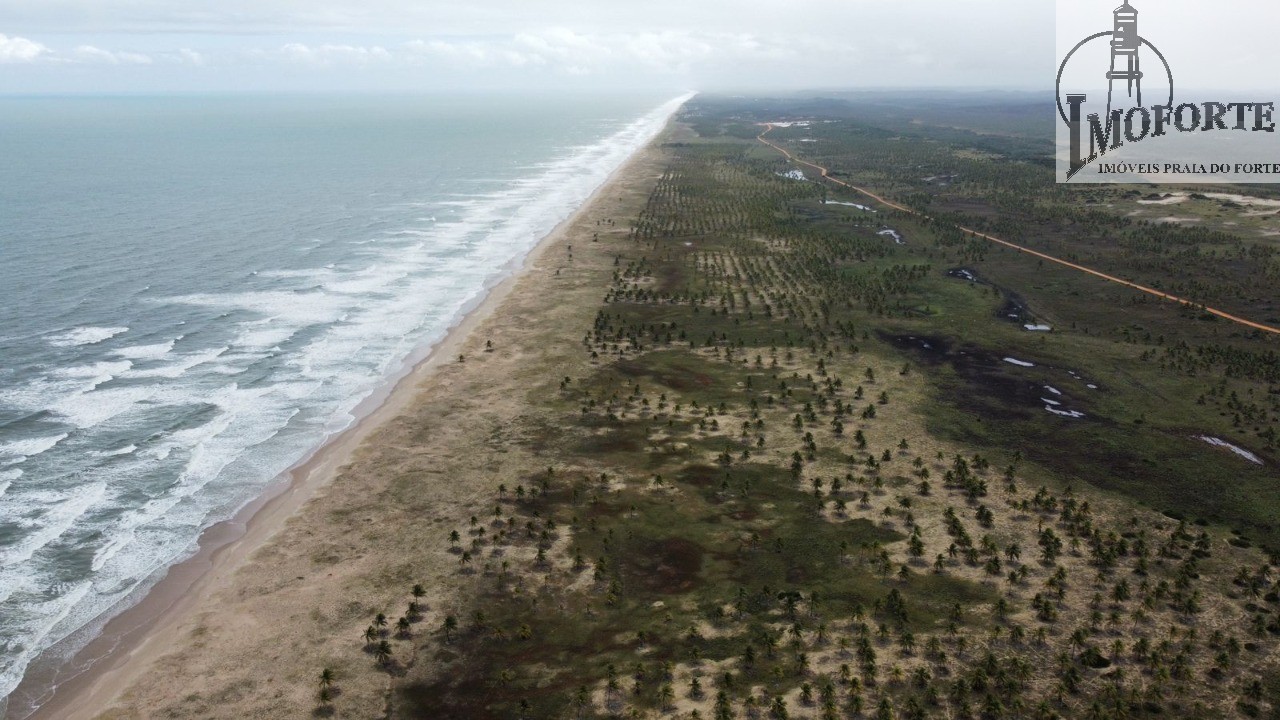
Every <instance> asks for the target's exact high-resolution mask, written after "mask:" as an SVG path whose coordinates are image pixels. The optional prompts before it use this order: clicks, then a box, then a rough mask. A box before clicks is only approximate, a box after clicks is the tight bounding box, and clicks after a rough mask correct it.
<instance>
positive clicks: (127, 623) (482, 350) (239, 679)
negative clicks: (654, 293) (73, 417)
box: [15, 128, 670, 719]
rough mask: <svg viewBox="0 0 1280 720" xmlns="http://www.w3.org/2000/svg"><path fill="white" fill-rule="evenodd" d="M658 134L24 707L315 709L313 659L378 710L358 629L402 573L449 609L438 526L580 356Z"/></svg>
mask: <svg viewBox="0 0 1280 720" xmlns="http://www.w3.org/2000/svg"><path fill="white" fill-rule="evenodd" d="M669 132H670V128H668V130H667V131H666V132H664V133H663V135H660V136H659V138H658V139H656V140H655V141H654V142H653V143H651V144H650V146H649V147H647V148H645V149H642V150H641V151H639V152H637V153H636V154H635V155H633V156H632V157H631V158H630V159H629V160H628V161H627V162H626V163H625V164H624V165H623V166H622V167H621V168H620V169H619V170H618V171H617V172H615V173H614V174H613V176H612V177H611V178H610V179H609V180H608V181H607V182H606V183H605V184H604V185H603V186H602V187H601V188H599V189H598V190H597V191H596V192H595V194H594V195H593V196H592V197H591V198H590V199H589V200H588V201H587V203H585V204H584V205H583V206H582V207H581V208H580V209H579V210H578V211H577V212H576V213H575V214H574V215H573V216H572V217H571V218H569V219H568V220H566V221H565V222H564V223H562V224H561V225H560V226H559V227H558V228H557V229H556V230H555V231H554V232H553V233H551V234H550V235H549V236H547V237H546V238H545V239H543V240H542V241H541V242H540V243H539V244H538V245H537V246H536V248H534V249H533V250H532V251H531V252H530V253H529V254H528V255H527V256H526V257H525V258H524V259H523V262H522V263H521V264H520V266H519V267H517V268H513V269H512V272H511V273H510V274H509V275H508V276H507V277H506V278H505V279H503V280H502V281H501V282H500V283H498V284H497V285H496V286H495V287H493V288H492V289H491V290H490V291H489V292H488V294H487V295H486V296H485V297H484V299H483V300H482V301H481V302H480V303H479V304H478V305H477V306H476V307H475V308H473V309H471V310H470V312H468V313H466V315H465V316H464V317H463V318H462V319H461V321H460V322H459V323H458V324H456V325H455V326H454V327H453V328H452V329H451V330H450V332H449V333H448V335H447V336H446V337H445V338H444V339H443V340H442V341H440V342H439V343H438V344H437V345H436V346H434V347H433V348H431V350H430V353H429V354H428V355H427V356H426V357H425V358H423V359H421V360H420V361H419V362H417V363H416V364H415V365H413V366H412V368H411V369H410V370H409V371H408V372H407V373H406V374H403V375H402V376H401V377H399V378H398V379H397V380H395V382H394V383H391V384H389V385H388V387H387V388H386V389H385V390H384V391H382V392H381V393H378V394H376V395H375V396H373V397H371V398H370V399H369V400H367V401H366V402H365V403H364V404H363V406H362V407H361V408H360V415H361V419H360V420H359V421H358V422H357V423H356V424H355V425H353V426H352V427H351V428H349V429H348V430H346V431H345V432H343V433H341V434H340V435H338V436H337V437H335V438H333V439H332V440H331V441H330V442H328V443H327V444H326V445H324V446H323V447H321V448H320V449H318V450H317V451H316V452H315V453H314V454H313V455H312V456H311V457H310V458H308V459H307V460H306V461H305V462H304V463H302V464H300V465H299V466H297V467H296V468H294V469H293V470H292V471H291V473H290V474H289V477H287V478H284V479H282V480H281V481H280V482H279V483H277V485H275V486H273V489H272V490H271V491H270V492H269V493H267V494H266V495H265V496H264V497H262V498H261V499H259V500H258V501H256V502H255V503H253V504H251V505H250V506H248V507H246V508H245V509H244V510H243V511H242V512H241V513H240V514H239V515H238V516H237V517H236V518H235V519H233V520H232V521H229V522H226V523H222V524H220V525H217V526H214V527H212V528H210V529H209V530H208V531H206V533H205V534H204V535H203V536H202V538H201V541H200V551H199V552H198V553H197V554H196V555H195V556H194V557H193V558H191V559H189V560H187V561H186V562H183V563H181V564H179V565H176V566H174V567H173V568H171V569H170V571H169V572H168V574H167V575H166V576H165V577H164V578H163V579H162V580H160V581H159V582H158V583H157V584H156V585H155V586H154V587H153V588H152V589H151V591H150V592H149V593H148V594H147V595H146V596H145V597H144V598H143V599H142V600H141V601H140V602H139V603H138V604H136V605H135V606H134V607H132V608H131V609H129V610H127V611H125V612H124V613H122V614H121V615H119V616H117V617H116V618H115V619H113V620H112V621H111V622H110V623H108V624H107V625H106V627H105V628H104V630H103V632H102V634H101V635H100V636H99V637H98V638H97V639H96V640H94V641H93V642H91V643H89V645H88V646H87V647H85V648H84V649H83V650H82V651H81V652H80V653H79V654H77V655H76V656H75V657H74V658H73V659H72V661H71V662H69V663H66V664H64V665H62V666H60V667H58V668H54V667H50V666H49V665H48V664H47V663H46V664H44V665H40V664H37V665H36V666H33V671H32V672H31V673H30V674H29V675H28V677H27V678H26V679H25V680H24V684H23V686H22V687H21V688H20V689H19V692H18V693H17V694H15V697H16V696H20V695H26V696H27V697H31V696H32V695H33V694H34V693H36V692H39V691H40V689H41V688H48V687H50V686H52V685H55V684H56V686H57V689H56V692H53V693H52V696H51V697H48V698H47V699H45V700H44V701H42V705H41V707H40V709H39V710H38V711H37V712H36V713H35V714H34V715H31V716H30V717H33V718H77V719H79V718H99V717H101V718H149V717H200V718H218V717H225V718H246V717H263V718H265V717H297V716H300V715H303V714H306V713H309V712H310V711H311V710H312V709H313V708H314V707H315V689H316V683H315V678H316V676H317V675H318V673H319V672H320V670H321V668H326V667H327V668H332V669H333V670H334V671H335V672H336V673H337V676H338V678H339V681H338V683H337V687H338V688H339V692H338V693H337V699H336V700H335V706H336V708H337V711H338V713H339V714H340V715H341V716H343V717H366V716H367V717H375V716H382V714H383V710H384V709H385V708H384V703H385V696H386V689H387V685H388V680H387V675H386V674H385V673H382V672H380V671H379V670H378V669H377V668H376V667H375V664H374V663H372V662H368V661H367V657H366V656H365V655H364V654H363V653H361V652H359V647H360V645H361V641H360V635H361V632H362V630H363V628H364V627H365V626H366V625H367V624H368V622H369V617H370V616H371V615H372V614H374V613H376V612H386V613H387V614H388V615H391V616H393V617H394V615H393V613H401V612H403V608H401V607H399V606H400V605H401V604H402V603H403V599H404V598H405V597H406V596H407V593H408V590H409V588H411V587H412V586H413V585H414V584H416V583H421V584H422V585H423V586H425V587H426V589H427V591H428V594H427V595H426V597H425V598H424V603H423V604H424V610H423V615H424V618H423V620H422V623H421V627H423V628H433V627H436V626H438V625H439V624H440V622H441V619H442V618H443V617H444V616H445V615H446V614H448V612H450V611H451V609H452V608H453V607H454V605H455V603H454V600H453V597H454V594H455V592H456V589H457V587H458V586H457V583H458V580H457V577H456V573H455V572H454V571H453V567H454V565H455V563H456V559H455V557H454V556H453V555H451V554H449V553H448V552H446V551H447V549H448V542H447V535H448V532H449V530H450V529H452V528H454V527H456V526H459V525H462V524H464V523H465V522H466V521H467V518H468V517H470V516H471V515H473V514H475V513H477V512H478V511H479V507H480V504H481V503H483V502H484V501H485V499H486V498H488V497H490V496H491V495H492V493H493V492H494V489H495V488H496V487H497V486H498V485H499V484H501V483H503V482H506V483H508V484H510V483H511V481H512V480H513V479H514V478H517V477H520V476H521V475H522V474H524V473H527V472H528V471H529V470H530V469H531V468H534V467H538V465H537V462H538V460H537V458H536V457H535V455H536V450H534V451H532V452H530V451H528V450H524V449H521V448H517V447H515V446H508V445H507V444H506V443H505V439H507V438H511V437H516V436H519V437H528V436H529V435H530V434H531V433H534V434H536V433H554V432H555V430H554V428H553V427H548V426H546V425H545V424H543V423H540V422H539V419H538V417H537V413H536V408H533V407H529V406H528V405H527V404H526V403H525V402H524V398H525V396H526V395H527V394H528V392H529V391H530V390H531V389H532V388H534V387H536V386H540V385H546V384H550V383H554V382H558V380H559V378H560V377H561V376H563V375H566V374H569V371H568V370H569V368H570V367H572V366H577V365H580V364H582V363H583V362H584V360H583V359H582V353H581V351H580V349H579V347H578V343H580V340H581V331H582V329H583V328H584V327H587V326H589V325H590V322H591V316H592V314H593V313H594V310H595V307H596V301H598V299H599V293H600V292H601V288H603V287H605V286H606V285H607V282H608V278H609V276H610V273H611V272H612V258H611V257H609V256H607V253H606V252H605V251H603V250H601V249H599V248H600V246H599V245H597V246H595V247H593V242H592V241H593V236H594V235H595V234H597V233H599V234H600V235H601V236H603V235H604V234H605V233H620V234H622V235H623V236H625V234H626V233H627V229H626V227H625V223H623V222H622V219H623V218H627V217H633V216H634V214H635V212H636V210H637V209H638V208H639V207H642V206H643V204H644V201H645V198H646V195H647V193H648V191H649V188H650V187H651V185H652V182H653V180H654V178H656V177H657V176H658V175H660V174H661V170H662V167H663V157H662V151H661V150H660V149H659V148H660V144H661V142H662V141H663V138H664V137H665V136H666V135H667V134H668V133H669ZM611 220H618V223H617V224H616V225H615V224H613V223H612V222H610V221H611ZM487 343H492V346H491V347H489V346H488V345H487ZM460 356H462V358H463V359H461V360H460ZM533 445H534V446H535V447H536V443H534V444H533ZM409 662H410V663H411V662H412V660H410V661H409Z"/></svg>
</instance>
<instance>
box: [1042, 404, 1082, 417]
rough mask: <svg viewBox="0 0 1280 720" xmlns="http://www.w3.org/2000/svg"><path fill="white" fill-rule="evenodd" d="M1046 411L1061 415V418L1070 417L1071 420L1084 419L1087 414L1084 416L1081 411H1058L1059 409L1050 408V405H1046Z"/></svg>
mask: <svg viewBox="0 0 1280 720" xmlns="http://www.w3.org/2000/svg"><path fill="white" fill-rule="evenodd" d="M1044 409H1045V410H1048V411H1049V412H1051V413H1053V414H1054V415H1061V416H1063V417H1069V418H1082V417H1085V414H1084V413H1082V412H1080V411H1079V410H1058V409H1057V408H1054V407H1050V406H1048V405H1045V406H1044Z"/></svg>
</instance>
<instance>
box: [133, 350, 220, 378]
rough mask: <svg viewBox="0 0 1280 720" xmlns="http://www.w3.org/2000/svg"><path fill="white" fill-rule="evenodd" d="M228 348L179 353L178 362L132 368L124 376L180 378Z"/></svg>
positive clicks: (214, 358)
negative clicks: (137, 368)
mask: <svg viewBox="0 0 1280 720" xmlns="http://www.w3.org/2000/svg"><path fill="white" fill-rule="evenodd" d="M227 350H228V348H227V347H225V346H224V347H220V348H210V349H208V350H200V351H197V352H193V353H187V354H185V355H179V356H177V357H176V358H175V360H176V362H174V363H171V364H169V365H163V366H160V367H154V368H144V369H139V370H130V371H129V372H127V373H124V375H123V377H127V378H179V377H182V376H183V375H185V374H186V373H187V371H188V370H190V369H191V368H194V367H197V366H199V365H203V364H205V363H207V362H212V361H213V360H216V359H217V358H218V357H219V356H221V355H222V353H224V352H226V351H227Z"/></svg>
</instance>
